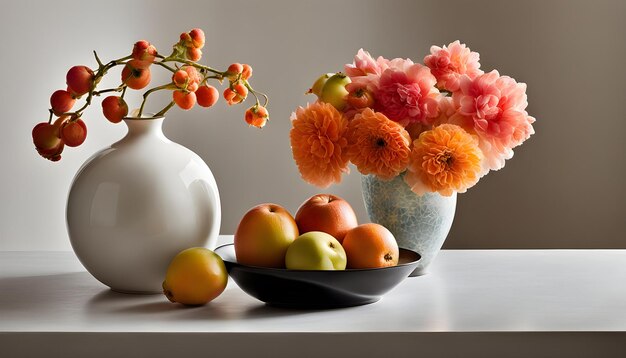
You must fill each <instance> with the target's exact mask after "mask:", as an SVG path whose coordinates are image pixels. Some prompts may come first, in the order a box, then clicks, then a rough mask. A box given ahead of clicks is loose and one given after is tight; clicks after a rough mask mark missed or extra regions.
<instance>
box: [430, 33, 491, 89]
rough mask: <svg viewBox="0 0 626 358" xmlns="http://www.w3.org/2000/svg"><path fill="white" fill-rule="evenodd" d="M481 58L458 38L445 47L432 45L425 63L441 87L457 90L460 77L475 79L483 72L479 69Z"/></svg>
mask: <svg viewBox="0 0 626 358" xmlns="http://www.w3.org/2000/svg"><path fill="white" fill-rule="evenodd" d="M479 58H480V55H479V54H478V52H473V51H471V50H470V49H469V48H468V47H466V46H465V44H461V43H460V42H459V41H458V40H457V41H454V42H453V43H451V44H449V45H448V46H447V47H446V46H443V48H441V47H439V46H432V47H431V48H430V55H428V56H426V57H424V64H425V65H426V66H428V67H429V68H430V71H431V73H432V74H433V76H435V78H437V86H438V87H439V88H440V89H445V90H447V91H450V92H455V91H457V90H458V89H459V79H460V78H461V76H462V75H467V76H469V78H470V79H474V78H476V76H478V75H481V74H482V73H483V71H481V70H480V69H479V68H480V63H479V62H478V60H479Z"/></svg>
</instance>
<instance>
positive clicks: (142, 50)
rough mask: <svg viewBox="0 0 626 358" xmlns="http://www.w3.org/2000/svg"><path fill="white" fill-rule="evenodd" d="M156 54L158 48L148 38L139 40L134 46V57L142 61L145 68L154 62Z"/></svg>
mask: <svg viewBox="0 0 626 358" xmlns="http://www.w3.org/2000/svg"><path fill="white" fill-rule="evenodd" d="M156 55H157V50H156V48H155V47H154V46H152V45H151V44H150V42H148V41H146V40H141V41H137V42H136V43H135V45H134V46H133V58H134V59H135V60H138V61H141V63H142V65H143V66H144V68H146V67H148V66H150V65H151V64H152V62H154V58H155V57H156Z"/></svg>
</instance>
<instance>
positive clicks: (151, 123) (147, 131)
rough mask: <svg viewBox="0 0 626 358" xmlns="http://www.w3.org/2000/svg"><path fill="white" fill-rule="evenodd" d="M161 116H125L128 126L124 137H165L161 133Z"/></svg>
mask: <svg viewBox="0 0 626 358" xmlns="http://www.w3.org/2000/svg"><path fill="white" fill-rule="evenodd" d="M163 120H164V118H163V117H160V118H141V119H139V118H125V119H124V123H126V126H127V127H128V133H127V134H126V137H125V139H131V138H135V137H136V138H139V137H153V138H160V139H166V138H165V135H164V134H163Z"/></svg>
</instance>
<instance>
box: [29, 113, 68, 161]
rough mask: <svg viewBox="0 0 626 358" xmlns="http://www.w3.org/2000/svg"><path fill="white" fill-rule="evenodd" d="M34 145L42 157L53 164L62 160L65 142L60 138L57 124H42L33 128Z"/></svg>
mask: <svg viewBox="0 0 626 358" xmlns="http://www.w3.org/2000/svg"><path fill="white" fill-rule="evenodd" d="M32 135H33V143H34V144H35V148H36V149H37V152H38V153H39V155H41V156H42V157H44V158H46V159H49V160H51V161H53V162H56V161H58V160H59V159H61V152H63V147H64V144H63V141H62V140H61V139H60V138H59V127H58V126H57V125H56V123H55V124H49V123H48V122H42V123H39V124H37V125H36V126H35V127H34V128H33V132H32Z"/></svg>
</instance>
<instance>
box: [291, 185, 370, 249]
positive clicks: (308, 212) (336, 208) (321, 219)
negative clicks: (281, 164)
mask: <svg viewBox="0 0 626 358" xmlns="http://www.w3.org/2000/svg"><path fill="white" fill-rule="evenodd" d="M296 224H297V225H298V230H299V231H300V233H301V234H304V233H305V232H309V231H322V232H325V233H327V234H330V235H332V236H333V237H334V238H335V239H337V241H339V242H342V241H343V238H344V236H346V233H347V232H348V231H349V230H350V229H352V228H355V227H356V226H357V225H358V223H357V220H356V214H355V213H354V210H353V209H352V206H350V204H349V203H348V202H347V201H345V200H344V199H342V198H340V197H338V196H336V195H332V194H317V195H314V196H312V197H310V198H309V199H308V200H307V201H305V202H304V203H303V204H302V205H301V206H300V208H299V209H298V212H297V213H296Z"/></svg>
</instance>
